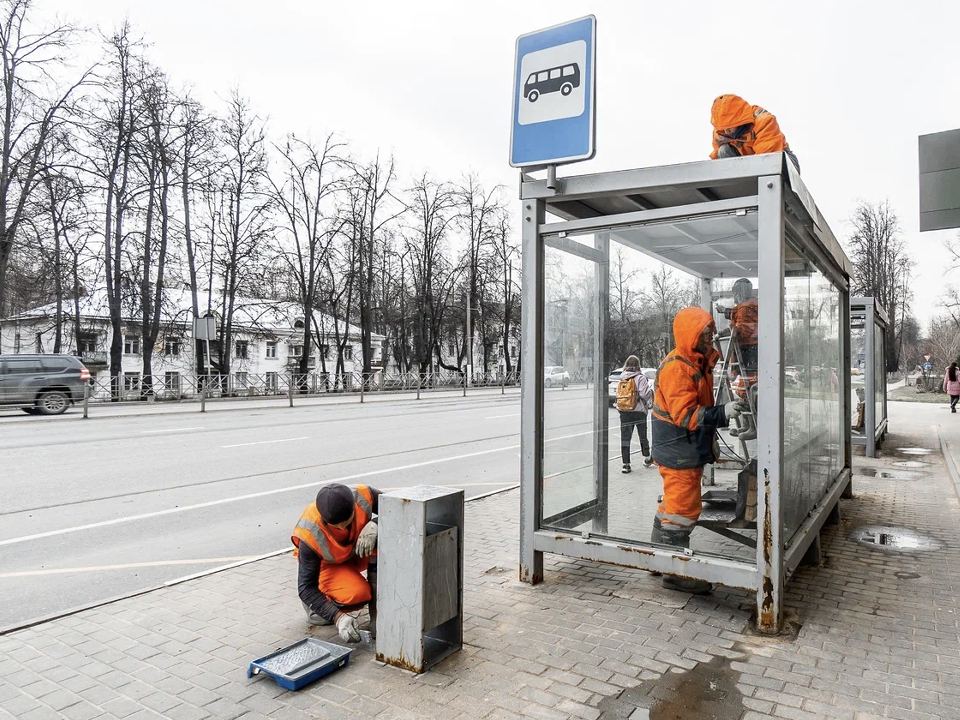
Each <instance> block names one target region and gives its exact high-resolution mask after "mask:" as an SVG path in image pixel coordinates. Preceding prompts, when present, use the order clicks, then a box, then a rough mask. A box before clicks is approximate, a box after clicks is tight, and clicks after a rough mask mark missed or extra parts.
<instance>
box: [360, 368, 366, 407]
mask: <svg viewBox="0 0 960 720" xmlns="http://www.w3.org/2000/svg"><path fill="white" fill-rule="evenodd" d="M366 384H367V380H366V378H365V377H364V375H363V370H361V371H360V404H361V405H363V386H364V385H366Z"/></svg>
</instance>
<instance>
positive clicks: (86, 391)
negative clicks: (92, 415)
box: [83, 381, 90, 420]
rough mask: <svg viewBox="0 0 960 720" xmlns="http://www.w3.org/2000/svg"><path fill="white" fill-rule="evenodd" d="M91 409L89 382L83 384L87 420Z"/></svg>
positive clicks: (85, 417)
mask: <svg viewBox="0 0 960 720" xmlns="http://www.w3.org/2000/svg"><path fill="white" fill-rule="evenodd" d="M89 409H90V382H89V381H87V382H85V383H84V384H83V419H84V420H86V419H87V415H88V411H89Z"/></svg>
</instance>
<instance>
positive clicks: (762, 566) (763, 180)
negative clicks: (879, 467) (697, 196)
mask: <svg viewBox="0 0 960 720" xmlns="http://www.w3.org/2000/svg"><path fill="white" fill-rule="evenodd" d="M757 195H758V197H759V202H758V206H759V213H758V219H757V222H758V229H757V242H758V243H759V247H760V263H759V273H758V274H759V280H760V288H759V298H758V299H759V305H760V322H759V338H758V339H759V343H758V345H757V347H758V348H759V370H760V372H759V387H760V396H761V397H762V398H763V402H761V403H760V405H759V407H758V408H757V412H758V413H759V416H758V417H757V596H756V601H757V628H758V629H759V630H760V632H763V633H769V634H776V633H777V632H779V630H780V626H781V623H782V621H783V615H782V613H783V584H784V568H783V506H782V497H781V492H780V490H781V487H782V485H783V444H784V432H783V401H784V398H783V303H784V300H783V292H784V291H783V278H784V255H785V248H784V245H785V242H786V241H785V238H784V230H783V185H782V179H781V177H780V176H779V175H769V176H765V177H760V178H757Z"/></svg>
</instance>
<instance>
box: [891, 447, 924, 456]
mask: <svg viewBox="0 0 960 720" xmlns="http://www.w3.org/2000/svg"><path fill="white" fill-rule="evenodd" d="M896 450H897V452H898V453H900V454H901V455H929V454H930V453H932V452H933V450H931V449H930V448H922V447H902V448H897V449H896Z"/></svg>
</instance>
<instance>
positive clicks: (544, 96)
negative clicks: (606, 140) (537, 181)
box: [510, 15, 597, 167]
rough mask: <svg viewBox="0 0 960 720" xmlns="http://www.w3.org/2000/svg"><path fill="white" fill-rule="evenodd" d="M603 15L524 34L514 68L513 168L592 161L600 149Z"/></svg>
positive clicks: (511, 156)
mask: <svg viewBox="0 0 960 720" xmlns="http://www.w3.org/2000/svg"><path fill="white" fill-rule="evenodd" d="M596 38H597V19H596V18H595V17H594V16H593V15H588V16H587V17H585V18H580V19H579V20H573V21H571V22H568V23H564V24H563V25H555V26H554V27H551V28H547V29H546V30H538V31H537V32H532V33H528V34H526V35H521V36H520V37H518V38H517V57H516V64H515V66H514V72H513V125H512V128H511V131H510V164H511V165H512V166H513V167H530V166H534V165H536V166H542V165H558V164H560V163H569V162H575V161H577V160H589V159H590V158H592V157H593V154H594V152H596V143H595V134H596V133H595V122H594V109H595V106H596V83H595V75H594V68H595V67H596V47H597V44H596Z"/></svg>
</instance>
